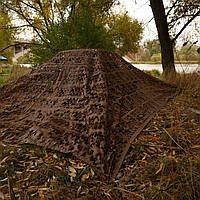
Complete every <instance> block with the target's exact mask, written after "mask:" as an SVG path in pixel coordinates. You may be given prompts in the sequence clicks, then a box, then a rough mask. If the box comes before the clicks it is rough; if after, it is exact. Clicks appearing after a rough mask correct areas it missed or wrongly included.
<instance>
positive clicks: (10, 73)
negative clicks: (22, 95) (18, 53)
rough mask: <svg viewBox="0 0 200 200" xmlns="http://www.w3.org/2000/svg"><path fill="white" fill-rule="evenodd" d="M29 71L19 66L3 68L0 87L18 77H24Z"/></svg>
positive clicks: (0, 75)
mask: <svg viewBox="0 0 200 200" xmlns="http://www.w3.org/2000/svg"><path fill="white" fill-rule="evenodd" d="M30 70H31V69H30V68H27V67H21V66H13V67H12V68H3V70H2V74H0V86H3V85H5V84H7V83H9V82H11V81H14V80H16V79H18V78H19V77H20V76H23V75H25V74H26V73H28V72H29V71H30Z"/></svg>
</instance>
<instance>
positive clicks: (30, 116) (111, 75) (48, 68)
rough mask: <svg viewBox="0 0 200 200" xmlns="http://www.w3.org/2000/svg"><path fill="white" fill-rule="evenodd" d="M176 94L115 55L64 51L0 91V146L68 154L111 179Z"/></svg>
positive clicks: (97, 51) (84, 51) (91, 51)
mask: <svg viewBox="0 0 200 200" xmlns="http://www.w3.org/2000/svg"><path fill="white" fill-rule="evenodd" d="M175 93H176V87H174V86H171V85H168V84H166V83H164V82H162V81H160V80H158V79H156V78H153V77H151V76H150V75H148V74H145V73H144V72H142V71H140V70H138V69H137V68H135V67H133V66H132V65H131V64H129V63H127V62H126V61H125V60H123V59H122V58H121V57H120V56H118V55H117V54H115V53H111V52H107V51H104V50H96V49H79V50H69V51H63V52H60V53H59V54H58V55H57V56H55V57H54V58H53V59H51V60H49V61H48V62H47V63H45V64H43V65H41V66H39V67H37V68H35V69H33V70H32V71H31V72H30V73H28V74H27V75H25V76H23V77H21V78H19V79H18V80H16V81H14V82H12V83H10V84H8V85H4V86H3V87H1V88H0V141H5V142H11V143H21V144H22V143H30V144H36V145H40V146H43V147H45V148H49V149H53V150H57V151H60V152H64V153H69V152H71V153H72V154H73V155H75V156H76V157H77V158H79V159H81V160H83V161H85V162H86V163H88V164H89V165H91V166H92V167H93V168H94V169H95V170H96V172H97V173H99V174H100V175H102V177H103V178H111V177H112V178H115V177H116V175H117V173H118V171H119V169H120V166H121V164H122V162H123V159H124V157H125V155H126V153H127V151H128V148H129V146H130V144H131V143H132V142H133V140H134V139H135V137H136V136H137V135H138V134H139V133H140V132H141V130H142V129H143V128H144V126H145V125H146V124H147V123H148V122H149V120H150V119H151V118H152V117H153V115H154V114H155V113H156V112H157V111H158V110H159V109H160V108H161V106H163V105H164V104H165V103H166V102H167V101H168V99H169V98H172V97H173V96H174V95H175Z"/></svg>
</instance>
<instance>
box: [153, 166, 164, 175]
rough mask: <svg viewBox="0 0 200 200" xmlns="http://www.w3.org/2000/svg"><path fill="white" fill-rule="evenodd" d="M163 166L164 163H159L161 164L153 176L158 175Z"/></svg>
mask: <svg viewBox="0 0 200 200" xmlns="http://www.w3.org/2000/svg"><path fill="white" fill-rule="evenodd" d="M163 165H164V163H161V164H160V168H159V169H158V170H157V171H156V173H155V174H154V175H156V174H158V173H159V172H160V171H161V170H162V168H163Z"/></svg>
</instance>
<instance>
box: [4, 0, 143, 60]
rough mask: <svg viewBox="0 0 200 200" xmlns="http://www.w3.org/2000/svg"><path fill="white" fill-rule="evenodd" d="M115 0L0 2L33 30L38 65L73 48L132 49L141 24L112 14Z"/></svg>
mask: <svg viewBox="0 0 200 200" xmlns="http://www.w3.org/2000/svg"><path fill="white" fill-rule="evenodd" d="M117 2H118V1H117V0H96V1H93V0H87V1H82V0H60V1H56V0H51V1H46V0H37V1H35V0H30V1H27V0H15V1H14V2H13V1H11V0H2V2H0V4H2V5H3V6H4V7H5V8H6V9H7V10H8V13H9V12H10V13H12V12H14V13H15V14H16V15H17V16H18V17H19V18H20V19H21V20H22V21H23V22H24V25H23V28H24V27H31V28H32V29H33V31H34V33H35V38H34V40H33V41H32V43H33V45H32V46H31V49H32V53H33V55H34V58H35V60H36V62H37V63H39V64H41V63H44V62H45V61H46V60H48V59H49V58H51V57H53V56H54V55H55V54H56V53H57V52H59V51H62V50H66V49H73V48H101V49H106V50H111V51H116V52H118V53H120V54H121V55H122V54H125V53H127V52H128V51H133V52H135V51H136V50H137V47H138V43H139V40H140V39H141V34H142V27H141V24H140V23H138V22H137V21H136V20H132V19H131V18H130V17H129V16H128V15H125V14H124V15H118V16H114V15H113V16H112V13H111V12H110V9H111V8H112V6H113V5H114V4H115V3H117ZM112 20H113V21H112ZM124 23H125V24H126V26H125V25H124ZM130 30H131V31H130ZM119 36H120V39H121V40H120V42H121V43H120V45H118V43H117V42H118V38H119ZM35 44H38V45H35Z"/></svg>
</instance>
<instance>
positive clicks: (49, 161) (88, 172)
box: [0, 73, 200, 200]
mask: <svg viewBox="0 0 200 200" xmlns="http://www.w3.org/2000/svg"><path fill="white" fill-rule="evenodd" d="M168 81H169V82H171V83H173V84H176V85H177V86H179V87H181V88H182V91H181V93H180V94H179V95H178V96H176V97H175V98H174V99H173V100H171V101H170V102H169V103H168V104H167V105H166V106H165V107H163V108H162V109H161V110H160V112H158V113H157V114H156V115H155V116H154V118H153V119H152V120H151V122H150V123H149V124H148V125H147V126H146V127H145V129H144V130H143V131H142V132H141V134H140V135H139V136H138V137H137V138H136V140H135V141H134V143H133V144H132V145H131V147H130V149H129V152H128V154H127V155H126V158H125V160H124V163H123V166H122V168H121V170H120V172H119V174H118V178H117V181H115V182H111V183H107V182H101V181H100V179H99V177H98V176H97V175H96V174H95V173H94V171H93V170H92V169H91V167H90V166H88V165H86V164H85V163H83V162H81V161H80V160H77V159H76V158H75V157H73V156H72V155H70V154H69V155H68V154H62V153H60V152H56V151H50V150H46V149H44V148H41V147H38V146H34V145H17V144H16V145H15V144H6V143H2V144H1V145H0V198H2V197H4V198H5V199H9V198H10V199H27V200H28V199H30V200H31V199H34V200H35V199H56V200H57V199H77V200H84V199H85V200H90V199H91V200H92V199H97V200H98V199H99V200H100V199H105V200H115V199H117V200H131V199H133V200H142V199H145V200H146V199H148V200H150V199H151V200H165V199H166V200H167V199H169V200H199V199H200V123H199V121H198V120H199V119H198V118H196V117H195V116H193V115H192V114H193V113H191V111H190V110H189V108H191V107H192V108H195V109H200V74H199V73H193V74H181V75H177V77H176V79H173V80H168Z"/></svg>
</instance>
